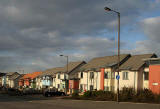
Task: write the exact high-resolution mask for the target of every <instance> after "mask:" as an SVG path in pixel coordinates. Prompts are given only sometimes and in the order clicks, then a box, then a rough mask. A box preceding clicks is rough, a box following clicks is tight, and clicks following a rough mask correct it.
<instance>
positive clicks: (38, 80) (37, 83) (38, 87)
mask: <svg viewBox="0 0 160 109" xmlns="http://www.w3.org/2000/svg"><path fill="white" fill-rule="evenodd" d="M36 88H37V89H42V82H41V78H39V77H37V78H36Z"/></svg>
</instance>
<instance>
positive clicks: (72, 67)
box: [39, 61, 85, 77]
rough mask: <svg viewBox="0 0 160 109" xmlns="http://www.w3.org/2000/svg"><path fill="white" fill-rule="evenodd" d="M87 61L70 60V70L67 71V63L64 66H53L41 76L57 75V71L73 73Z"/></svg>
mask: <svg viewBox="0 0 160 109" xmlns="http://www.w3.org/2000/svg"><path fill="white" fill-rule="evenodd" d="M83 63H85V62H84V61H79V62H69V63H68V72H67V65H65V66H64V67H56V68H51V69H47V70H45V71H44V72H43V73H42V74H41V75H39V77H42V76H46V75H48V76H55V74H56V73H59V72H61V73H72V71H73V70H75V69H76V68H77V67H78V66H79V65H81V64H83Z"/></svg>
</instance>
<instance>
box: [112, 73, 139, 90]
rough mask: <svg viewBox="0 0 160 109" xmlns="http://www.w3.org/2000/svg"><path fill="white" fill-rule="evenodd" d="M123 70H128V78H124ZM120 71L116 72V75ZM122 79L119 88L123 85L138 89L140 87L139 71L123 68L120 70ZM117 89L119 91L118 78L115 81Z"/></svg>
mask: <svg viewBox="0 0 160 109" xmlns="http://www.w3.org/2000/svg"><path fill="white" fill-rule="evenodd" d="M123 72H128V80H123ZM117 74H118V73H117V72H116V75H117ZM119 75H120V79H119V89H120V90H121V89H122V88H123V87H130V88H134V89H135V90H137V88H138V75H139V74H138V72H137V71H129V70H123V71H121V72H119ZM115 91H117V80H116V82H115Z"/></svg>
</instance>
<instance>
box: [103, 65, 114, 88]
mask: <svg viewBox="0 0 160 109" xmlns="http://www.w3.org/2000/svg"><path fill="white" fill-rule="evenodd" d="M105 72H108V73H110V77H109V78H108V79H106V78H104V90H106V87H108V91H114V89H115V74H114V71H112V68H105V69H104V73H105ZM112 73H113V74H114V76H113V74H112ZM111 75H112V76H113V77H114V78H113V77H111ZM112 89H113V90H112Z"/></svg>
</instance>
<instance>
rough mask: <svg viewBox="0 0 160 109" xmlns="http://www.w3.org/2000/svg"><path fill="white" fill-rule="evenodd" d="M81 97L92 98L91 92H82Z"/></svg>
mask: <svg viewBox="0 0 160 109" xmlns="http://www.w3.org/2000/svg"><path fill="white" fill-rule="evenodd" d="M83 97H86V98H89V97H92V92H91V91H86V92H84V94H83Z"/></svg>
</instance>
